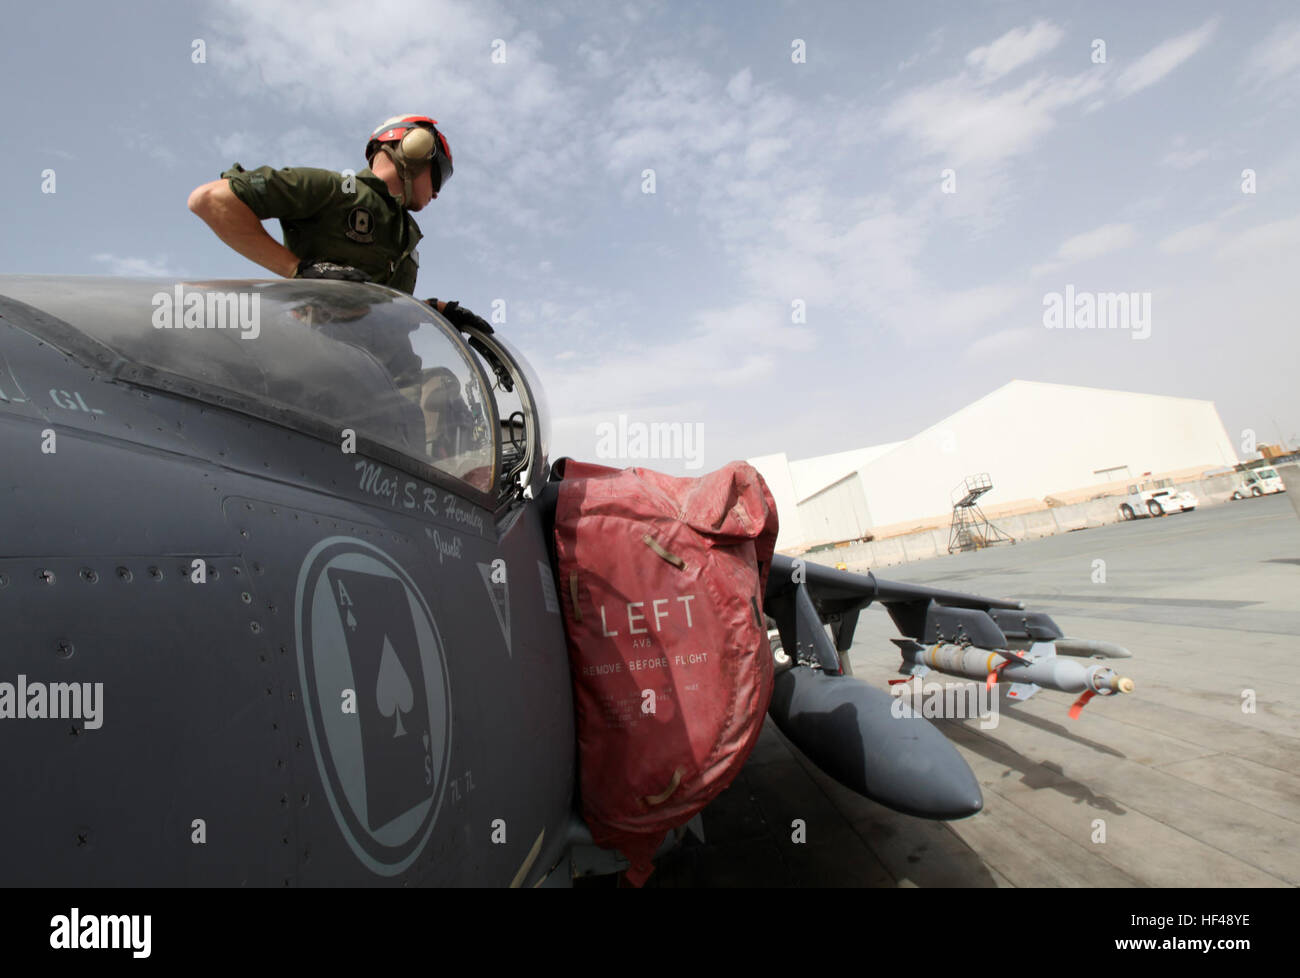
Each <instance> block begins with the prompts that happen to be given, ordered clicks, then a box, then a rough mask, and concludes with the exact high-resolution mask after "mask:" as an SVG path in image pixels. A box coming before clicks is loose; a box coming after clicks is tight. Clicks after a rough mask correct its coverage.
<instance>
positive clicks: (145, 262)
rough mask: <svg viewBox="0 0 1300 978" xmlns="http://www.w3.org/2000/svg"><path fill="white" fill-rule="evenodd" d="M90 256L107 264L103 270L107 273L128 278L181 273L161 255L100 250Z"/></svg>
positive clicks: (156, 276) (160, 276)
mask: <svg viewBox="0 0 1300 978" xmlns="http://www.w3.org/2000/svg"><path fill="white" fill-rule="evenodd" d="M91 258H92V259H93V260H94V261H97V262H99V263H100V264H102V265H107V266H108V267H107V268H106V269H105V271H107V273H108V274H109V275H121V276H125V277H128V278H171V277H175V276H178V275H182V274H183V273H182V272H179V271H177V270H175V269H174V268H173V267H172V266H171V263H170V262H169V261H168V259H167V257H166V256H163V255H160V256H159V257H157V258H138V257H132V256H127V255H114V254H110V253H107V252H100V253H99V254H97V255H92V256H91Z"/></svg>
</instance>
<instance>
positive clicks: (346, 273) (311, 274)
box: [293, 258, 370, 282]
mask: <svg viewBox="0 0 1300 978" xmlns="http://www.w3.org/2000/svg"><path fill="white" fill-rule="evenodd" d="M293 277H294V278H332V279H340V280H342V281H344V282H369V281H370V276H369V275H367V274H366V273H365V272H363V271H361V269H359V268H353V267H352V266H351V265H336V264H334V262H332V261H312V260H311V259H309V258H304V259H303V260H302V261H300V262H298V270H297V271H296V272H294V273H293Z"/></svg>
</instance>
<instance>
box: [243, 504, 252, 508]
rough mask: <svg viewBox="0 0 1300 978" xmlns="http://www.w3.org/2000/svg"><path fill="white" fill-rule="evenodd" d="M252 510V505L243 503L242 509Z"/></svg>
mask: <svg viewBox="0 0 1300 978" xmlns="http://www.w3.org/2000/svg"><path fill="white" fill-rule="evenodd" d="M252 508H253V504H252V503H244V509H252Z"/></svg>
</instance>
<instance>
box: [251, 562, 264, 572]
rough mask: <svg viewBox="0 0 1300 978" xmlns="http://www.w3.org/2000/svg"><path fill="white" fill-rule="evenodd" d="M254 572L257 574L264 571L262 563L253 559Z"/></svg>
mask: <svg viewBox="0 0 1300 978" xmlns="http://www.w3.org/2000/svg"><path fill="white" fill-rule="evenodd" d="M253 573H255V574H261V573H263V570H262V565H261V564H259V563H258V562H257V561H253Z"/></svg>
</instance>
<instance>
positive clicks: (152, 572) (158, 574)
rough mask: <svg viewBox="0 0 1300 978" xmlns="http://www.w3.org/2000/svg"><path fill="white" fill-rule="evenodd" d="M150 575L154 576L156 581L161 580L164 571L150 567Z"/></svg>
mask: <svg viewBox="0 0 1300 978" xmlns="http://www.w3.org/2000/svg"><path fill="white" fill-rule="evenodd" d="M149 576H150V577H152V578H153V579H154V580H155V581H161V580H162V579H163V576H162V571H160V570H159V569H158V568H157V567H150V568H149Z"/></svg>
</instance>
